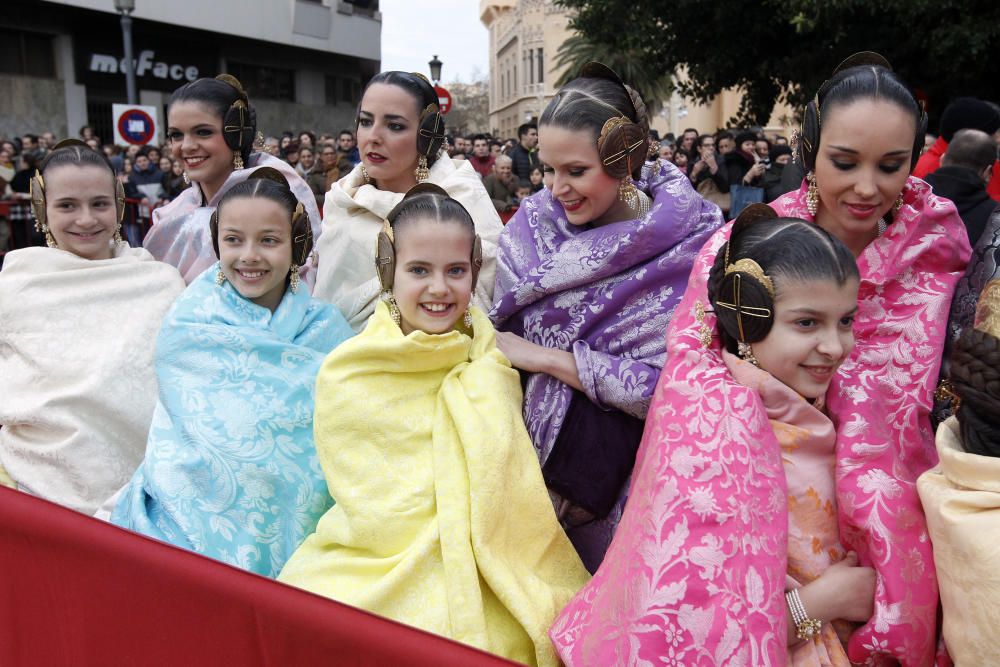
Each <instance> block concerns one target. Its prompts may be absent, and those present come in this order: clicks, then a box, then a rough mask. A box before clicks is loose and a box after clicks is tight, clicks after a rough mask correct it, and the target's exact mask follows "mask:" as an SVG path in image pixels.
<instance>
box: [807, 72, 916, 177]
mask: <svg viewBox="0 0 1000 667" xmlns="http://www.w3.org/2000/svg"><path fill="white" fill-rule="evenodd" d="M859 100H885V101H887V102H892V103H893V104H895V105H897V106H898V107H899V108H901V109H903V110H904V111H906V112H907V113H908V114H910V115H912V116H913V122H914V125H915V128H914V139H913V154H912V157H911V161H910V168H911V169H912V168H913V167H914V166H916V164H917V158H919V157H920V153H921V151H922V150H923V147H924V135H925V134H926V133H927V114H925V113H924V112H923V110H922V109H921V108H920V105H919V104H917V100H916V98H915V97H913V93H911V92H910V90H909V88H907V87H906V84H904V83H903V81H902V80H901V79H900V78H899V76H898V75H897V74H896V73H895V72H893V71H892V69H891V68H890V67H889V63H888V62H887V61H886V60H885V59H884V58H882V56H879V55H878V54H874V53H860V54H856V55H854V56H851V57H850V58H848V59H847V60H845V61H844V62H843V63H841V65H840V66H839V67H838V68H837V70H836V71H835V72H834V74H833V76H832V77H830V79H828V80H827V81H826V82H825V83H824V84H823V85H822V86H820V88H819V92H818V93H817V94H816V97H815V98H814V99H813V100H812V101H811V102H809V104H808V105H806V110H805V114H804V116H803V119H802V146H801V153H802V160H803V163H804V164H805V167H806V169H807V170H809V171H814V170H815V169H816V155H817V153H818V151H819V139H820V135H821V133H822V127H823V123H824V122H825V120H826V119H827V118H829V114H830V112H831V111H833V109H835V108H837V107H838V106H846V105H849V104H852V103H853V102H857V101H859ZM817 104H818V106H817Z"/></svg>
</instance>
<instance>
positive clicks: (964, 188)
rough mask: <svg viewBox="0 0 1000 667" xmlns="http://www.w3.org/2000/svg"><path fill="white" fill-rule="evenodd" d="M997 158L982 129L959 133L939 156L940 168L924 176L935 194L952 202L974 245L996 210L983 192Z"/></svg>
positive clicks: (987, 136)
mask: <svg viewBox="0 0 1000 667" xmlns="http://www.w3.org/2000/svg"><path fill="white" fill-rule="evenodd" d="M996 156H997V146H996V142H995V141H994V140H993V137H991V136H990V135H988V134H986V133H985V132H983V131H981V130H959V131H958V132H956V133H955V136H954V137H952V139H951V142H949V144H948V150H947V152H945V154H944V155H943V156H942V157H941V166H940V167H938V169H937V171H935V172H933V173H930V174H927V176H926V180H927V182H928V183H930V184H931V187H933V188H934V194H936V195H938V196H940V197H945V198H946V199H950V200H951V201H953V202H954V203H955V207H956V208H957V209H958V215H959V216H960V217H961V218H962V222H964V223H965V229H966V231H967V232H968V233H969V243H970V244H971V245H973V246H975V245H976V241H978V240H979V237H980V236H982V234H983V230H984V229H986V223H987V221H988V220H989V218H990V215H992V214H993V211H994V209H995V208H996V207H997V203H996V202H995V201H993V200H992V199H991V198H990V196H989V194H987V192H986V186H987V184H988V183H989V182H990V175H991V173H992V171H993V162H994V161H995V160H996Z"/></svg>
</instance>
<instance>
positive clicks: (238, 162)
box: [233, 151, 243, 169]
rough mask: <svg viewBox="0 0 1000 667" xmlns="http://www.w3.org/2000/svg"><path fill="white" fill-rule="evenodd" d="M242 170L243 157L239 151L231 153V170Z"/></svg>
mask: <svg viewBox="0 0 1000 667" xmlns="http://www.w3.org/2000/svg"><path fill="white" fill-rule="evenodd" d="M242 168H243V156H242V155H240V152H239V151H233V169H242Z"/></svg>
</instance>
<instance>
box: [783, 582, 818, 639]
mask: <svg viewBox="0 0 1000 667" xmlns="http://www.w3.org/2000/svg"><path fill="white" fill-rule="evenodd" d="M785 602H787V603H788V611H790V612H791V613H792V622H793V623H795V636H796V637H798V638H799V639H802V640H807V639H812V638H813V637H815V636H816V635H818V634H819V633H820V630H822V629H823V621H820V620H819V619H816V618H809V614H807V613H806V608H805V606H804V605H803V604H802V598H801V597H799V592H798V591H797V590H794V589H793V590H790V591H788V592H787V593H785Z"/></svg>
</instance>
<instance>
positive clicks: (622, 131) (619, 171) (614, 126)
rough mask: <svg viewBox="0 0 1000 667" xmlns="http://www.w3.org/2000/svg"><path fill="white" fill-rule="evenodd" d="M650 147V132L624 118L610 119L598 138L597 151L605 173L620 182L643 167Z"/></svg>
mask: <svg viewBox="0 0 1000 667" xmlns="http://www.w3.org/2000/svg"><path fill="white" fill-rule="evenodd" d="M648 147H649V133H648V131H647V130H644V129H643V127H642V125H640V124H638V123H633V122H632V121H630V120H628V119H627V118H625V117H624V116H615V117H614V118H610V119H608V121H607V122H606V123H604V128H603V129H602V130H601V135H600V136H599V137H598V138H597V151H598V154H599V155H600V158H601V163H602V164H603V165H604V171H605V172H606V173H607V174H608V175H609V176H611V177H612V178H616V179H619V180H620V179H623V178H625V177H626V176H631V175H632V173H633V172H634V171H635V170H636V169H637V168H641V167H642V164H643V163H644V162H645V161H646V152H647V149H648Z"/></svg>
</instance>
